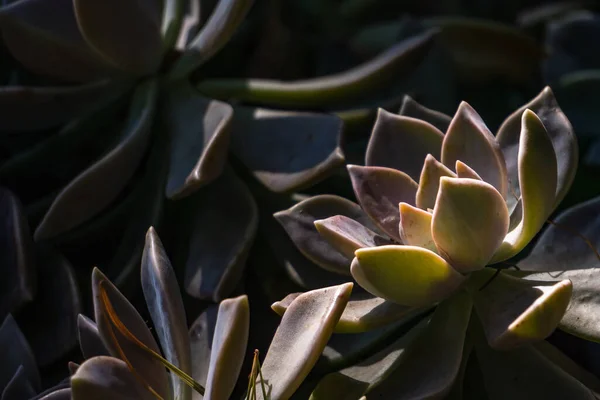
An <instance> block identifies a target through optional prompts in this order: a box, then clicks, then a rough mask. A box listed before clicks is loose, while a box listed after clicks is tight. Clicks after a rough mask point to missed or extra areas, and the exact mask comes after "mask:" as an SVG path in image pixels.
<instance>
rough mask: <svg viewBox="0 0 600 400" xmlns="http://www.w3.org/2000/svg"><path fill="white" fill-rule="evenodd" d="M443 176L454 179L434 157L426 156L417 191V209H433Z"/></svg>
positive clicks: (447, 169)
mask: <svg viewBox="0 0 600 400" xmlns="http://www.w3.org/2000/svg"><path fill="white" fill-rule="evenodd" d="M443 176H447V177H450V178H454V177H456V174H455V173H454V172H452V171H451V170H450V169H449V168H448V167H446V166H445V165H444V164H442V163H441V162H439V161H438V160H436V159H435V157H434V156H432V155H431V154H427V157H425V162H424V163H423V170H422V171H421V178H420V180H419V188H418V189H417V195H416V205H417V207H419V208H421V209H423V210H427V209H429V208H431V209H433V207H434V206H435V200H436V198H437V195H438V191H439V188H440V179H441V178H442V177H443Z"/></svg>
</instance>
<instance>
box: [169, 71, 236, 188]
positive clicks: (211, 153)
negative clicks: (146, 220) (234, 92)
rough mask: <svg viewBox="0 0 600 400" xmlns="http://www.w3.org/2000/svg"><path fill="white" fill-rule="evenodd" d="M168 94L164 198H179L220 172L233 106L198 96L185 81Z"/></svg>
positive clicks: (225, 158)
mask: <svg viewBox="0 0 600 400" xmlns="http://www.w3.org/2000/svg"><path fill="white" fill-rule="evenodd" d="M167 93H168V96H167V105H166V109H165V111H164V114H165V120H166V127H167V129H168V131H169V134H170V136H171V138H172V139H171V145H170V149H171V158H170V159H171V166H170V169H169V180H168V182H167V187H166V193H167V197H169V198H171V199H178V198H181V197H184V196H186V195H188V194H190V193H191V192H193V191H195V190H196V189H198V188H199V187H200V186H202V185H204V184H206V183H209V182H211V181H212V180H214V179H215V178H216V177H217V176H219V174H221V172H222V171H223V167H224V166H225V163H226V161H227V148H228V146H229V140H230V128H231V125H230V124H231V120H232V118H233V108H232V107H231V106H230V105H229V104H227V103H222V102H220V101H216V100H210V99H206V98H204V97H202V96H200V95H199V94H198V93H197V92H196V91H195V90H194V89H193V88H192V87H191V86H190V85H189V83H187V82H186V83H183V84H181V85H179V86H177V87H175V88H171V89H170V90H169V91H168V92H167Z"/></svg>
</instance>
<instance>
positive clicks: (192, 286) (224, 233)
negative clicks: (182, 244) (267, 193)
mask: <svg viewBox="0 0 600 400" xmlns="http://www.w3.org/2000/svg"><path fill="white" fill-rule="evenodd" d="M190 201H192V202H193V207H194V208H193V209H192V210H191V211H190V212H189V213H187V215H186V218H189V219H191V221H192V224H193V225H192V230H191V232H190V234H189V237H188V238H187V240H188V241H189V251H188V255H187V261H186V271H185V288H186V292H187V293H188V294H189V295H191V296H194V297H197V298H200V299H211V300H212V301H215V302H218V301H220V300H222V299H224V298H225V297H227V296H229V295H230V294H231V293H232V292H233V290H234V289H235V286H236V285H237V284H238V283H239V281H240V279H241V277H242V273H243V271H244V267H245V265H246V257H247V254H248V251H249V249H250V246H251V245H252V243H253V241H254V236H255V234H256V229H257V225H258V211H257V208H256V203H255V202H254V199H253V197H252V195H251V194H250V192H249V190H248V188H247V187H246V186H245V184H244V182H243V181H242V180H241V179H239V178H238V177H237V176H236V175H235V173H234V172H233V171H232V170H231V169H230V168H228V169H227V170H226V171H225V172H224V173H223V174H222V175H221V176H220V177H219V178H218V179H217V180H216V181H214V182H212V183H211V184H210V185H208V186H206V187H205V188H203V189H201V190H199V191H198V192H197V194H195V195H194V196H192V197H191V198H190Z"/></svg>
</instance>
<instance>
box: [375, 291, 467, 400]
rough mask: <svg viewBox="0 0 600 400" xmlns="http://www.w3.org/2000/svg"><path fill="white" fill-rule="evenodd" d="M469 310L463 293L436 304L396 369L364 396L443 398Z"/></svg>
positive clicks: (454, 370) (456, 368) (457, 360)
mask: <svg viewBox="0 0 600 400" xmlns="http://www.w3.org/2000/svg"><path fill="white" fill-rule="evenodd" d="M471 308H472V302H471V298H470V296H469V295H468V294H467V293H465V292H464V291H460V292H458V293H456V294H454V295H453V296H452V297H451V298H449V299H448V300H447V301H445V302H443V303H441V304H440V305H438V306H437V308H436V310H435V312H434V313H433V315H432V316H431V320H430V322H429V324H428V325H427V327H426V328H425V329H424V331H423V332H422V333H421V334H420V335H419V337H418V338H417V339H416V340H415V341H414V342H413V343H411V344H409V345H408V347H407V348H406V351H405V352H403V354H402V356H401V360H400V363H399V365H398V367H397V368H396V370H395V371H394V372H393V373H392V374H391V375H390V376H389V377H388V378H387V379H386V380H384V381H383V382H382V383H381V384H380V385H378V386H377V387H375V388H374V390H372V391H370V394H368V395H367V397H368V398H369V397H371V398H374V399H376V398H393V399H398V400H402V399H407V400H408V399H428V398H443V397H444V395H445V394H447V393H448V392H449V391H450V389H451V388H452V385H453V383H454V380H455V379H456V377H457V375H458V374H459V371H460V367H461V359H462V355H463V348H464V345H465V335H466V333H467V327H468V326H469V321H470V318H471ZM433 365H435V367H434V368H432V366H433ZM416 383H418V384H416Z"/></svg>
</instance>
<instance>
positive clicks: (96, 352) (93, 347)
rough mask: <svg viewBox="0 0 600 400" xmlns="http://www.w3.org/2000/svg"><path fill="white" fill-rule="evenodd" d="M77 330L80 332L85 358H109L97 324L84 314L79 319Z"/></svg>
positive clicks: (80, 341)
mask: <svg viewBox="0 0 600 400" xmlns="http://www.w3.org/2000/svg"><path fill="white" fill-rule="evenodd" d="M77 330H78V332H79V346H80V348H81V354H82V355H83V358H85V359H88V358H92V357H96V356H107V355H108V351H107V350H106V347H105V346H104V343H103V342H102V338H100V333H99V332H98V327H97V326H96V323H95V322H94V321H92V320H91V319H89V318H88V317H86V316H85V315H83V314H79V318H77Z"/></svg>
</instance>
